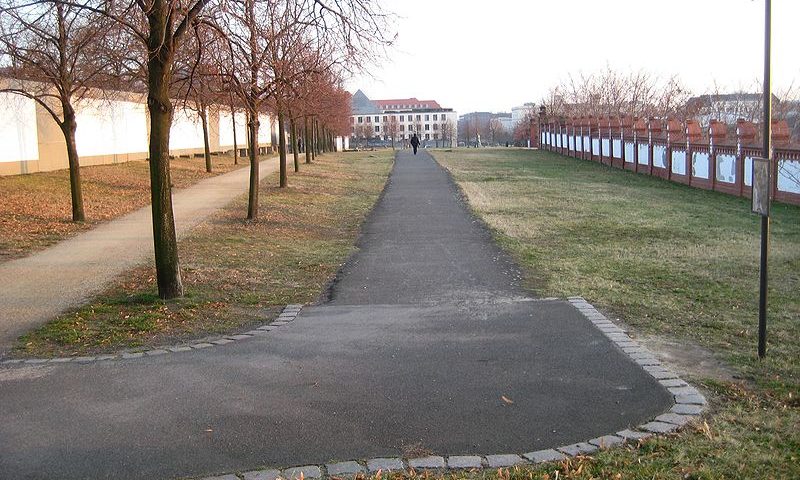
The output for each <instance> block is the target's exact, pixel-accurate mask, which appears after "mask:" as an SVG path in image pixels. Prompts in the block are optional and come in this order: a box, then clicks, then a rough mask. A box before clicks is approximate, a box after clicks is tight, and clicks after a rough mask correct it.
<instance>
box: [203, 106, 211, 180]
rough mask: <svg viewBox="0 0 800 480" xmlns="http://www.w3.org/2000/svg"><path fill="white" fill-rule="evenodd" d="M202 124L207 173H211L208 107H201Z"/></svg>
mask: <svg viewBox="0 0 800 480" xmlns="http://www.w3.org/2000/svg"><path fill="white" fill-rule="evenodd" d="M200 122H201V123H202V124H203V155H204V157H205V159H206V172H207V173H211V147H210V146H209V144H208V118H206V106H205V105H202V106H201V107H200Z"/></svg>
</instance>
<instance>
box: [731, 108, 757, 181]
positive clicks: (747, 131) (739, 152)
mask: <svg viewBox="0 0 800 480" xmlns="http://www.w3.org/2000/svg"><path fill="white" fill-rule="evenodd" d="M755 143H756V126H755V124H754V123H753V122H748V121H746V120H745V119H743V118H740V119H738V120H736V162H737V165H736V178H737V179H738V180H739V196H740V197H745V196H749V194H746V192H745V183H747V179H746V178H744V172H745V163H746V160H747V155H745V153H744V147H745V146H751V147H753V148H755V146H756V145H755Z"/></svg>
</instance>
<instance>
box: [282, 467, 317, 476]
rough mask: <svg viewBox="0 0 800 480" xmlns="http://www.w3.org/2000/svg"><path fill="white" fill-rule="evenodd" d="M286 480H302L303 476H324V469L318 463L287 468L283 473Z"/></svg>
mask: <svg viewBox="0 0 800 480" xmlns="http://www.w3.org/2000/svg"><path fill="white" fill-rule="evenodd" d="M281 476H282V477H283V478H285V479H286V480H300V479H301V478H322V469H321V468H319V467H318V466H316V465H305V466H302V467H292V468H287V469H286V470H284V471H283V472H282V475H281Z"/></svg>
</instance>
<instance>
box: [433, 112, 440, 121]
mask: <svg viewBox="0 0 800 480" xmlns="http://www.w3.org/2000/svg"><path fill="white" fill-rule="evenodd" d="M436 120H439V115H436V114H435V113H434V114H433V121H434V122H435V121H436Z"/></svg>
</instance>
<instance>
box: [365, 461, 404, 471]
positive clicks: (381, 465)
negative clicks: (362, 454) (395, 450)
mask: <svg viewBox="0 0 800 480" xmlns="http://www.w3.org/2000/svg"><path fill="white" fill-rule="evenodd" d="M405 468H406V466H405V465H404V464H403V459H402V458H398V457H382V458H371V459H369V460H367V470H369V471H370V473H375V472H377V471H378V470H380V471H382V472H391V471H393V470H395V471H396V470H405Z"/></svg>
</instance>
